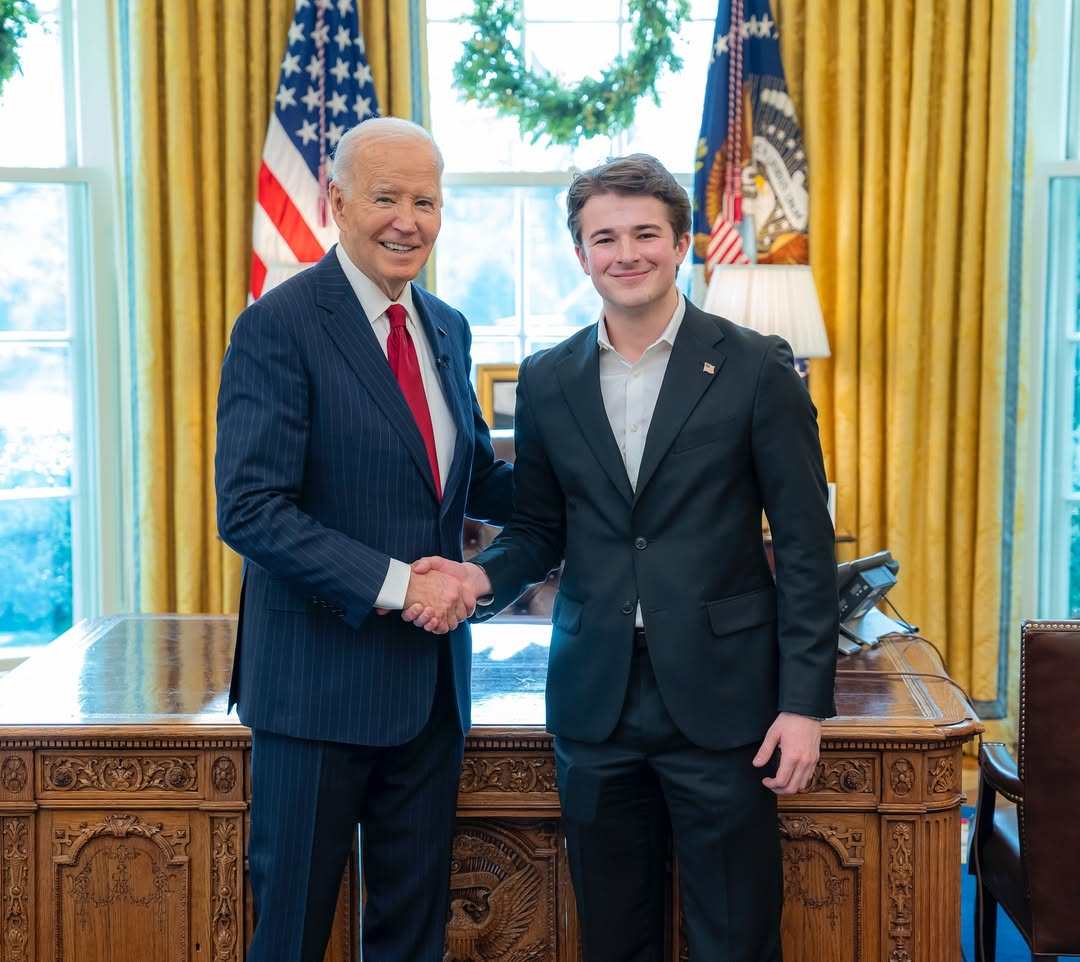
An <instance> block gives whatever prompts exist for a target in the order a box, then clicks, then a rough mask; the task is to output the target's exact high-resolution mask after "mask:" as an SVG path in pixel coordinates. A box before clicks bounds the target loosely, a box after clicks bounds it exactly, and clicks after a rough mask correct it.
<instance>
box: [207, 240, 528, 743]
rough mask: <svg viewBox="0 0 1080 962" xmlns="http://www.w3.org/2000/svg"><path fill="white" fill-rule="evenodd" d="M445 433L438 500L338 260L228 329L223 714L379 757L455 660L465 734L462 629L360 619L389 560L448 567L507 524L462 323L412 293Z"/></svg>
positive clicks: (411, 723)
mask: <svg viewBox="0 0 1080 962" xmlns="http://www.w3.org/2000/svg"><path fill="white" fill-rule="evenodd" d="M413 299H414V302H415V305H416V309H417V313H418V314H419V315H420V320H421V322H422V324H423V326H424V330H425V332H426V334H427V338H428V340H429V341H430V343H431V347H432V353H433V354H434V355H435V356H436V357H437V358H445V362H444V363H441V364H440V365H439V367H438V370H439V373H440V376H441V379H442V387H443V391H444V392H445V394H446V399H447V402H448V405H449V408H450V411H451V412H452V414H453V418H454V423H455V424H456V426H457V443H456V446H455V449H454V457H453V462H452V464H451V466H450V470H449V473H448V476H447V477H446V479H445V484H444V486H443V487H444V497H443V500H442V503H441V504H440V503H439V501H438V500H437V499H436V494H435V489H434V484H433V482H432V478H431V469H430V467H429V464H428V459H427V454H426V451H425V449H424V444H423V441H422V439H421V437H420V432H419V430H418V429H417V427H416V423H415V421H414V420H413V416H412V413H411V412H410V411H409V408H408V406H407V405H406V403H405V400H404V397H403V396H402V393H401V390H400V388H399V387H398V384H397V381H396V380H395V379H394V375H393V374H392V372H391V371H390V366H389V364H388V363H387V360H386V356H385V355H384V354H383V352H382V349H381V348H380V346H379V342H378V340H377V339H376V337H375V333H374V331H373V330H372V328H371V324H370V322H369V321H368V319H367V317H365V316H364V313H363V311H362V310H361V308H360V304H359V301H358V300H357V298H356V295H355V294H354V292H353V290H352V288H351V287H350V285H349V282H348V280H347V279H346V277H345V274H344V272H343V271H342V270H341V266H340V264H339V263H338V259H337V255H336V253H335V252H334V251H333V250H331V251H330V253H328V254H327V255H326V256H325V257H324V258H323V259H322V260H321V261H320V262H319V263H318V264H317V265H315V266H314V267H312V268H311V269H309V270H306V271H304V272H303V273H301V274H298V275H297V276H295V277H293V278H291V279H290V280H288V281H286V282H285V283H284V284H282V285H281V286H279V287H276V288H274V289H273V290H271V291H269V292H268V293H267V294H265V295H264V296H263V297H261V298H260V299H259V300H258V301H256V302H255V303H253V304H252V305H250V306H249V307H248V308H247V309H246V310H245V311H244V312H243V313H242V314H241V315H240V316H239V318H237V321H236V325H235V326H234V328H233V332H232V339H231V342H230V345H229V349H228V351H227V352H226V355H225V361H224V365H223V367H222V372H221V391H220V394H219V397H218V438H217V457H216V480H217V498H218V528H219V530H220V532H221V537H222V538H223V539H224V541H225V542H226V543H227V544H228V545H230V546H231V547H232V548H234V549H235V550H236V551H237V552H239V553H240V554H241V555H243V557H244V581H243V591H242V594H241V601H240V623H239V625H238V628H237V641H236V655H235V659H234V663H233V686H232V692H231V694H230V707H231V706H232V704H233V703H236V704H238V705H239V714H240V719H241V721H243V722H244V723H245V724H246V725H249V726H251V727H253V728H264V729H268V730H270V731H274V732H279V733H281V734H285V735H292V736H295V737H302V738H312V739H325V740H330V741H338V742H348V743H353V744H363V745H395V744H400V743H402V742H404V741H407V740H408V739H409V738H411V737H412V736H414V735H415V734H416V733H417V732H418V731H419V730H420V729H421V727H422V726H423V724H424V722H425V721H426V719H427V717H428V713H429V709H430V706H431V703H432V697H433V694H434V690H435V677H436V667H437V655H438V648H439V646H441V645H446V644H449V646H450V649H451V652H452V655H453V666H454V684H455V687H456V690H457V703H458V714H459V717H460V719H461V724H462V726H463V728H467V727H468V725H469V670H470V659H471V645H470V639H469V631H468V627H467V626H466V625H463V626H461V627H459V628H458V629H457V630H456V631H454V632H452V633H451V635H450V637H449V639H446V638H439V637H437V636H433V635H429V634H426V633H424V632H423V631H420V630H418V629H416V628H414V627H413V626H412V625H410V624H407V623H406V622H403V621H402V620H401V618H400V617H399V616H398V615H397V614H396V613H391V614H390V615H387V616H386V617H382V618H380V617H378V616H376V615H375V614H374V613H373V612H372V606H373V604H374V602H375V599H376V597H377V596H378V593H379V590H380V589H381V587H382V583H383V580H384V579H385V577H386V572H387V569H388V567H389V563H390V558H391V557H394V558H398V559H399V560H401V561H405V562H410V561H413V560H414V559H416V558H418V557H421V556H423V555H429V554H441V555H445V556H447V557H450V558H456V559H460V557H461V525H462V519H463V516H464V514H465V513H466V512H468V514H469V515H470V517H476V518H482V519H490V520H493V521H495V522H501V521H505V520H506V518H507V516H508V514H509V511H510V506H511V503H512V472H511V468H510V466H509V465H506V464H504V463H503V462H501V461H496V460H495V457H494V455H493V453H492V449H491V441H490V438H489V436H488V429H487V426H486V425H485V423H484V420H483V417H482V416H481V414H480V409H479V406H478V405H477V403H476V399H475V397H474V395H473V392H472V388H471V386H470V383H469V372H470V367H471V361H470V358H469V346H470V334H469V326H468V324H467V323H466V321H465V318H464V317H463V316H462V315H461V314H460V313H459V312H458V311H455V310H454V309H453V308H451V307H449V306H448V305H446V304H444V303H443V302H442V301H440V300H439V299H438V298H436V297H434V296H433V295H431V294H429V293H427V292H426V291H424V290H422V289H420V288H419V287H417V286H416V285H413Z"/></svg>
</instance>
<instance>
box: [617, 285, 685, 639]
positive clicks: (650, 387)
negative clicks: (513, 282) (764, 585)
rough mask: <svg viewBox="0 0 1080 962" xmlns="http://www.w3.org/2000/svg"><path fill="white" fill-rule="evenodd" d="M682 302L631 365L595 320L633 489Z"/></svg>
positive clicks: (639, 622)
mask: <svg viewBox="0 0 1080 962" xmlns="http://www.w3.org/2000/svg"><path fill="white" fill-rule="evenodd" d="M685 313H686V302H685V301H684V300H683V296H682V294H679V303H678V304H677V305H676V306H675V313H674V314H672V315H671V320H670V321H668V325H667V327H665V328H664V332H663V333H662V334H661V335H660V336H659V337H658V338H657V339H656V340H655V341H653V343H652V344H650V345H649V346H648V347H647V348H646V349H645V352H644V353H643V354H642V355H641V357H639V358H638V359H637V360H636V361H635V362H634V363H633V364H631V363H630V362H629V361H628V360H626V358H624V357H623V356H622V355H621V354H620V353H619V352H618V351H617V350H615V348H614V346H613V345H612V343H611V340H610V338H609V337H608V332H607V323H606V322H605V321H604V318H603V316H601V318H600V320H599V321H598V322H597V327H596V342H597V344H599V346H600V393H601V394H603V396H604V409H605V410H606V411H607V418H608V423H609V424H610V425H611V433H612V434H614V435H615V441H616V442H617V443H618V445H619V452H620V453H621V454H622V459H623V464H624V465H625V466H626V476H627V477H628V478H629V479H630V486H631V487H632V488H634V489H636V488H637V479H638V472H639V471H640V470H641V456H642V454H643V453H644V451H645V439H646V438H647V437H648V435H649V427H650V425H651V424H652V418H653V412H654V411H655V410H656V399H657V398H658V397H659V396H660V386H661V385H662V384H663V383H664V375H665V374H666V373H667V366H668V361H669V360H670V359H671V348H672V345H674V343H675V335H676V334H678V333H679V327H680V326H681V325H682V321H683V315H684V314H685ZM634 624H635V625H637V627H639V628H642V627H644V624H645V622H644V620H643V618H642V617H641V602H638V606H637V614H636V615H635V618H634Z"/></svg>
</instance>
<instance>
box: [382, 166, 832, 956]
mask: <svg viewBox="0 0 1080 962" xmlns="http://www.w3.org/2000/svg"><path fill="white" fill-rule="evenodd" d="M567 205H568V214H569V217H568V223H569V227H570V231H571V234H572V235H573V239H574V246H575V249H576V251H577V256H578V259H579V261H580V262H581V266H582V268H583V269H584V271H585V273H586V274H588V275H589V276H590V278H591V279H592V281H593V284H594V285H595V287H596V289H597V291H598V292H599V293H600V296H601V298H602V299H603V314H602V316H601V318H600V321H599V322H598V324H596V325H593V326H591V327H589V328H587V329H585V330H583V331H581V332H579V333H578V334H575V335H574V336H573V337H570V338H569V339H567V340H566V341H564V342H563V343H562V344H560V345H558V346H556V347H553V348H551V349H550V350H546V351H542V352H540V353H538V354H535V355H533V356H532V357H530V358H528V359H527V360H526V361H525V362H524V363H523V364H522V366H521V370H520V373H519V380H518V396H517V413H516V421H515V429H516V451H517V454H516V463H515V479H516V490H515V513H514V517H513V520H512V521H511V522H510V524H509V525H507V526H506V527H505V528H504V529H503V531H502V533H501V535H500V536H499V538H497V539H496V541H495V542H494V543H493V544H492V545H490V546H489V547H488V548H487V550H485V551H484V552H483V553H481V554H480V555H479V556H478V557H477V558H476V559H475V562H476V563H475V564H465V565H462V564H459V563H456V562H452V561H446V560H440V559H424V560H423V561H421V562H420V563H418V564H417V565H414V570H417V571H430V570H441V571H445V572H447V573H450V574H454V575H456V576H458V577H460V578H462V580H463V581H464V582H465V583H466V584H468V585H469V586H470V588H471V590H472V591H473V592H474V593H475V594H476V595H477V597H481V596H485V595H490V596H492V597H491V602H490V604H489V605H488V606H486V607H482V608H478V609H477V610H478V615H477V617H478V618H487V617H491V616H492V615H494V614H495V613H496V612H498V611H499V610H501V609H502V608H503V607H505V606H506V605H507V604H508V603H510V602H511V601H512V600H513V599H514V598H515V597H517V596H518V595H519V594H520V593H521V591H522V590H523V589H524V588H525V587H526V586H527V585H528V584H530V583H532V582H536V581H539V580H541V579H542V578H543V577H544V576H545V575H546V574H547V572H548V571H549V570H550V569H552V568H554V567H556V566H557V565H558V564H559V562H560V561H562V560H563V559H564V558H565V562H566V566H565V569H564V571H563V574H562V581H561V585H560V590H559V595H558V597H557V599H556V602H555V608H554V612H553V615H552V622H553V632H552V638H551V652H550V658H549V666H548V684H547V725H548V728H549V729H550V730H551V731H552V732H553V733H554V734H555V736H556V737H555V753H556V762H557V770H558V780H559V793H560V798H561V802H562V812H563V825H564V830H565V833H566V840H567V848H568V852H569V856H570V868H571V872H572V875H573V880H574V889H575V892H576V896H577V904H578V913H579V917H580V919H579V920H580V925H581V933H582V946H583V958H584V960H585V962H659V960H660V959H661V958H662V952H663V933H664V904H663V889H664V864H665V857H666V854H667V850H668V844H669V841H668V836H669V831H670V833H671V834H672V835H673V838H674V851H675V854H676V855H677V857H678V863H679V877H680V883H681V891H682V898H683V913H684V918H685V921H686V929H687V935H688V939H689V943H690V955H691V958H694V959H704V960H708V962H776V960H779V959H780V908H781V899H782V880H781V866H780V839H779V833H778V829H777V822H776V796H777V795H783V794H791V793H794V792H797V791H798V790H799V789H800V788H802V787H803V786H805V785H807V784H808V783H809V781H810V780H811V778H812V776H813V772H814V768H815V764H816V762H817V758H818V752H819V742H820V729H821V719H822V718H824V717H826V716H829V715H832V714H833V713H834V707H833V681H834V672H835V657H836V638H837V598H836V567H835V561H834V554H833V530H832V525H831V522H830V519H829V514H828V510H827V501H826V485H825V471H824V467H823V463H822V456H821V447H820V443H819V440H818V432H817V424H816V412H815V410H814V406H813V404H812V403H811V401H810V398H809V395H808V394H807V391H806V389H805V387H804V385H803V383H802V382H801V380H800V379H799V376H798V375H797V373H796V372H795V370H794V368H793V365H792V356H791V351H790V348H789V347H788V345H787V344H786V343H785V342H784V341H783V340H782V339H781V338H779V337H766V336H762V335H760V334H757V333H755V332H753V331H750V330H747V329H745V328H742V327H739V326H737V325H735V324H732V323H731V322H730V321H727V320H725V319H724V318H721V317H714V316H711V315H709V314H705V313H703V312H702V311H699V310H698V309H697V308H695V307H694V306H693V305H691V304H689V303H687V302H686V300H685V299H684V298H683V296H682V295H681V294H680V293H679V291H678V290H677V288H676V286H675V277H676V272H677V269H678V267H679V265H680V264H681V263H682V261H683V259H684V257H685V256H686V252H687V250H688V248H689V246H690V233H689V231H690V205H689V202H688V200H687V197H686V193H685V192H684V191H683V189H682V188H681V187H680V186H679V185H678V183H677V182H676V181H675V180H674V178H673V177H672V176H671V175H670V174H669V173H668V172H667V171H666V170H665V169H664V168H663V167H662V166H661V165H660V164H659V162H657V161H656V160H655V159H654V158H652V157H648V156H645V155H641V154H636V155H633V156H630V157H626V158H622V159H619V160H615V161H611V162H609V163H607V164H604V165H602V166H600V167H597V168H596V169H594V170H591V171H588V172H587V173H584V174H581V175H579V176H578V177H576V178H575V179H574V182H573V184H572V185H571V187H570V192H569V197H568V201H567ZM763 509H764V511H765V512H766V514H767V515H768V518H769V523H770V527H771V529H772V534H773V545H774V551H775V557H776V579H775V583H774V580H773V577H772V575H771V573H770V570H769V565H768V563H767V561H766V556H765V551H764V547H763V544H762V538H761V513H762V510H763ZM403 616H404V617H405V618H406V619H413V620H414V621H415V623H417V624H421V625H424V626H425V627H426V628H428V629H429V630H438V629H439V628H441V625H439V624H438V619H437V617H435V613H433V612H432V611H429V610H425V609H424V608H423V607H422V606H420V605H417V606H410V607H409V608H408V609H407V610H406V611H405V612H404V614H403ZM775 755H778V761H777V759H776V758H775ZM774 765H775V766H777V767H776V768H774V767H773V766H774Z"/></svg>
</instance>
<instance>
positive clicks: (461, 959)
mask: <svg viewBox="0 0 1080 962" xmlns="http://www.w3.org/2000/svg"><path fill="white" fill-rule="evenodd" d="M558 856H559V852H558V834H557V830H556V826H555V824H554V823H552V822H523V823H510V822H500V823H493V822H480V821H474V820H468V821H459V823H458V831H457V835H456V836H455V838H454V848H453V860H452V862H451V870H450V919H449V922H448V924H447V929H446V953H445V956H444V962H556V960H557V959H561V958H564V956H560V954H559V946H560V933H559V921H560V916H562V915H563V914H564V912H562V911H560V906H559V901H560V899H559V885H558Z"/></svg>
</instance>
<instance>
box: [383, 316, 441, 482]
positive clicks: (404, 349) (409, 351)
mask: <svg viewBox="0 0 1080 962" xmlns="http://www.w3.org/2000/svg"><path fill="white" fill-rule="evenodd" d="M386 316H387V317H389V318H390V336H389V337H388V338H387V340H386V358H387V360H388V361H389V362H390V370H391V371H393V372H394V377H396V378H397V382H398V385H399V386H400V387H401V393H402V394H404V395H405V403H406V404H408V405H409V410H410V411H412V415H413V418H414V419H415V421H416V426H417V427H418V428H419V429H420V437H422V438H423V439H424V447H425V448H427V456H428V463H429V464H430V465H431V476H432V478H434V479H435V494H436V496H437V497H438V499H439V500H440V501H442V483H441V482H440V480H439V458H438V455H437V454H436V453H435V429H434V428H432V426H431V411H430V410H428V402H427V394H425V393H424V379H423V378H422V377H421V376H420V361H419V359H418V358H417V356H416V345H414V344H413V339H412V336H411V335H410V334H409V331H408V329H407V328H406V327H405V318H406V314H405V308H404V307H402V306H401V305H400V304H391V305H390V306H389V307H388V308H387V309H386Z"/></svg>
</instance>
